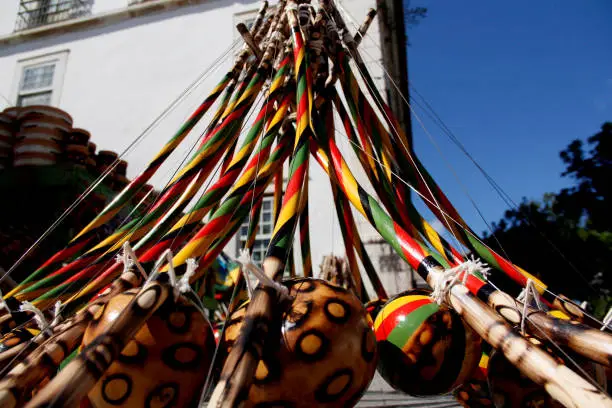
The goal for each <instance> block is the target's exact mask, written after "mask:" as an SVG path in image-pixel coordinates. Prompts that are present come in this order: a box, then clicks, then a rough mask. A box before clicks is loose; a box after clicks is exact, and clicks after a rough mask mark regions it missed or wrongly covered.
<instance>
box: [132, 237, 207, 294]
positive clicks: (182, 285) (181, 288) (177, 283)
mask: <svg viewBox="0 0 612 408" xmlns="http://www.w3.org/2000/svg"><path fill="white" fill-rule="evenodd" d="M173 258H174V255H173V254H172V250H170V249H166V250H165V251H164V252H163V253H162V254H161V255H160V257H159V258H158V259H157V262H155V265H154V266H153V271H152V272H151V275H149V277H148V278H147V280H146V282H145V285H146V284H148V283H149V282H151V281H153V280H154V279H155V278H157V276H159V274H160V271H159V270H160V269H161V267H162V265H163V264H164V263H167V265H168V280H169V281H170V286H172V288H173V289H174V291H173V294H174V300H177V299H178V297H179V296H180V295H181V294H182V293H187V292H189V291H190V290H192V289H191V285H190V284H189V280H190V279H191V277H192V276H193V275H194V274H195V272H196V270H197V269H198V263H197V262H196V260H195V259H194V258H189V259H187V261H186V262H185V263H186V265H187V269H186V271H185V274H184V275H183V276H181V278H180V279H177V277H176V270H175V269H174V261H173ZM145 285H143V287H144V286H145Z"/></svg>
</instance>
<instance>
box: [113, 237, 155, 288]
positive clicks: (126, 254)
mask: <svg viewBox="0 0 612 408" xmlns="http://www.w3.org/2000/svg"><path fill="white" fill-rule="evenodd" d="M117 262H121V263H122V264H123V273H127V272H132V268H133V267H134V266H136V269H138V271H139V272H140V274H141V275H142V277H143V278H144V280H147V278H148V276H147V272H145V270H144V268H143V267H142V265H141V264H140V262H138V257H137V256H136V254H135V253H134V250H133V249H132V246H131V245H130V243H129V242H128V241H126V242H125V243H124V244H123V252H122V253H121V254H119V255H117Z"/></svg>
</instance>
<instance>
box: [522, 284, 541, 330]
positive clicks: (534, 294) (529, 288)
mask: <svg viewBox="0 0 612 408" xmlns="http://www.w3.org/2000/svg"><path fill="white" fill-rule="evenodd" d="M516 300H518V301H519V302H523V313H522V314H521V333H522V334H523V335H525V321H526V320H527V313H528V312H529V305H530V304H531V302H532V301H533V302H534V303H535V305H536V307H537V308H538V310H544V306H542V303H540V294H539V293H538V291H537V290H536V287H535V284H534V283H533V281H532V280H531V279H527V284H526V285H525V287H524V288H523V290H522V291H521V293H519V295H518V297H517V298H516Z"/></svg>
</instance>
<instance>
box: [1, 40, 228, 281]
mask: <svg viewBox="0 0 612 408" xmlns="http://www.w3.org/2000/svg"><path fill="white" fill-rule="evenodd" d="M238 43H239V40H238V39H236V40H235V41H234V42H233V43H232V44H231V45H230V46H229V47H228V49H227V50H226V51H225V52H224V53H223V54H222V55H221V56H219V57H218V58H217V59H216V60H215V61H214V62H213V63H212V64H211V65H210V66H209V67H208V68H206V69H205V70H204V71H202V73H201V74H200V75H199V76H198V77H197V78H196V79H195V80H194V81H193V82H192V83H191V84H189V85H188V86H187V88H185V89H184V90H183V91H182V92H181V93H180V94H179V95H178V96H177V97H176V98H175V99H174V100H173V101H172V102H171V103H170V105H168V106H167V107H166V108H164V109H163V110H162V112H161V113H160V114H159V115H158V116H157V117H156V118H155V119H154V120H153V121H152V122H151V123H150V124H149V125H148V126H147V127H146V128H145V129H144V130H143V131H142V132H141V133H140V134H139V135H138V136H137V137H136V138H135V139H134V140H133V141H132V142H131V143H130V144H129V145H128V146H127V147H126V148H125V149H124V150H123V151H122V152H121V153H120V154H119V155H118V156H117V158H116V159H115V160H114V161H113V162H112V164H111V165H110V166H108V168H107V169H106V170H104V172H102V174H101V175H100V176H98V177H97V178H96V179H95V180H94V181H93V182H92V183H91V184H90V185H89V186H88V187H87V188H86V189H85V191H84V192H83V193H81V194H80V195H79V196H78V197H77V199H76V200H75V201H74V202H73V203H72V204H71V205H70V206H69V207H68V208H67V209H65V210H64V212H63V213H62V214H61V215H60V216H59V217H58V218H57V219H56V220H55V221H54V222H53V223H52V224H51V225H50V226H49V227H48V228H47V229H46V230H45V231H44V232H43V233H42V235H41V236H40V237H39V238H38V239H37V240H36V241H34V243H33V244H32V245H31V246H30V247H29V248H28V249H27V250H26V251H25V252H24V253H23V255H21V256H20V257H19V258H18V259H17V260H16V261H15V262H14V263H13V265H12V266H11V267H10V268H9V269H8V270H7V271H6V272H5V273H4V274H3V275H2V276H1V277H0V282H2V281H3V280H4V279H5V278H6V277H7V276H10V274H11V273H13V271H14V270H15V269H16V268H17V267H18V266H19V265H20V264H21V263H22V262H23V260H24V259H25V258H26V257H27V256H28V255H29V254H30V253H31V252H32V251H33V250H34V249H36V248H37V247H38V246H39V245H40V243H41V242H42V241H43V240H44V239H45V238H46V237H47V236H49V235H50V234H51V233H52V232H53V231H54V230H55V229H56V228H57V227H58V226H59V225H60V224H61V223H62V222H63V221H64V219H65V218H66V217H68V215H70V213H71V212H72V211H73V210H74V209H75V208H76V207H77V206H78V205H79V204H80V203H81V202H83V201H84V200H85V199H86V198H87V197H88V196H89V194H91V192H92V191H94V190H95V189H96V188H97V187H98V186H99V185H100V184H101V183H102V181H103V180H104V179H105V178H106V177H107V176H108V175H109V174H110V173H111V172H112V171H114V169H115V167H117V165H118V164H119V161H120V160H121V159H122V158H123V157H125V156H126V155H127V154H128V153H130V152H131V151H132V150H134V148H135V147H136V146H137V145H138V144H140V143H141V142H142V141H143V140H144V139H145V138H146V137H147V136H148V135H150V134H151V132H152V131H153V130H154V129H155V128H156V127H157V126H158V125H159V124H160V123H161V122H162V120H163V119H165V118H166V117H167V116H168V114H170V113H171V112H172V111H174V109H175V108H176V107H177V106H178V105H179V104H180V103H181V102H182V101H183V100H184V99H185V98H186V97H187V96H188V95H190V94H191V93H192V92H193V91H194V90H195V89H196V88H197V87H198V86H199V85H200V84H201V83H202V82H203V81H204V80H205V79H206V78H207V77H208V76H209V75H211V74H212V73H213V72H214V71H216V68H218V66H219V65H220V63H221V62H222V61H223V60H224V58H225V57H226V56H227V55H228V54H229V53H230V52H232V50H233V49H234V48H235V47H236V45H237V44H238Z"/></svg>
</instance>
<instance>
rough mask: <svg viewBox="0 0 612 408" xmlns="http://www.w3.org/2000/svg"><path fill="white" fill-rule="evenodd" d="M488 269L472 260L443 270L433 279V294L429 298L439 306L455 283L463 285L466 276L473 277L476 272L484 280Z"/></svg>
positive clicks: (477, 261) (483, 264)
mask: <svg viewBox="0 0 612 408" xmlns="http://www.w3.org/2000/svg"><path fill="white" fill-rule="evenodd" d="M489 269H490V268H488V267H487V266H486V264H485V263H484V262H481V261H480V259H475V258H473V257H472V259H470V260H467V261H465V262H463V263H462V264H459V265H457V266H455V267H454V268H450V269H447V270H445V271H444V272H441V273H438V274H436V275H435V277H434V282H433V285H432V286H433V292H432V293H431V297H432V298H433V299H434V300H435V301H436V303H437V304H439V305H441V304H442V303H443V302H444V299H446V295H447V294H448V291H449V290H451V288H452V287H453V286H454V285H456V284H457V283H459V282H461V283H462V284H464V285H465V282H466V281H467V278H468V276H470V275H473V274H474V273H476V272H480V273H481V274H482V275H483V276H484V277H485V278H486V277H487V276H488V271H489Z"/></svg>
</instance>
